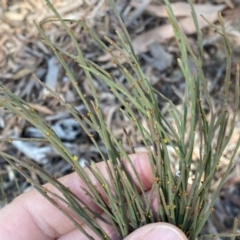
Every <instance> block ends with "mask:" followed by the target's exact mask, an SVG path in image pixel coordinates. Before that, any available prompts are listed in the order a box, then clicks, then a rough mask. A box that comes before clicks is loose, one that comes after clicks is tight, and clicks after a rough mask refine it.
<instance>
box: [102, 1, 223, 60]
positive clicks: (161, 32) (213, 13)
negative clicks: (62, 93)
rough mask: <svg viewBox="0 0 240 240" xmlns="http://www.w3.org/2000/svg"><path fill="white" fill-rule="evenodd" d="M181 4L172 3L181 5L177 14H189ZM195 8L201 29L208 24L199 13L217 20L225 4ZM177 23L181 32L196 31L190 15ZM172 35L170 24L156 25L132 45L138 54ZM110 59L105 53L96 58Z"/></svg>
mask: <svg viewBox="0 0 240 240" xmlns="http://www.w3.org/2000/svg"><path fill="white" fill-rule="evenodd" d="M181 4H183V5H181ZM181 4H180V3H176V4H173V6H174V7H173V9H174V8H176V6H182V7H181V8H180V9H178V10H177V12H178V16H183V14H185V16H188V15H189V14H191V11H190V9H189V6H188V8H187V9H188V10H183V6H187V5H185V4H184V3H181ZM155 8H157V6H155ZM161 8H163V7H162V6H160V7H159V9H160V10H159V11H160V12H161V11H163V10H161ZM195 8H196V13H197V15H198V20H199V27H200V29H203V28H204V27H207V26H208V23H207V22H205V21H204V19H203V18H202V17H201V16H200V15H203V16H204V17H206V18H207V19H208V20H209V21H210V22H215V21H216V20H217V12H218V11H221V10H223V9H224V8H225V5H217V6H215V5H209V4H204V5H200V6H198V5H196V6H195ZM164 11H165V12H166V10H165V7H164ZM159 15H161V16H164V17H165V16H166V13H165V15H164V14H163V12H162V13H161V14H160V13H159ZM178 23H179V25H180V26H181V28H182V29H183V32H184V33H185V34H193V33H195V32H196V29H195V25H194V22H193V19H192V17H191V16H190V17H186V18H183V19H181V20H179V21H178ZM172 37H174V33H173V29H172V26H171V25H170V24H167V25H164V26H160V27H156V28H154V29H152V30H149V31H147V32H144V33H142V34H140V35H139V36H137V37H136V38H135V39H134V40H133V47H134V49H135V52H136V54H139V53H142V52H146V51H148V46H149V45H150V44H152V43H154V42H164V41H166V40H168V39H170V38H172ZM114 54H116V55H118V52H114ZM110 59H111V55H110V54H109V53H107V54H105V55H104V56H101V57H100V58H99V59H98V60H99V61H108V60H110ZM120 61H121V63H123V62H125V59H123V58H122V59H120Z"/></svg>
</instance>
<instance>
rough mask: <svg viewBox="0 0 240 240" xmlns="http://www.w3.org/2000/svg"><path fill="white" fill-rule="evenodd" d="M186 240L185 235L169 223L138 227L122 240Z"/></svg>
mask: <svg viewBox="0 0 240 240" xmlns="http://www.w3.org/2000/svg"><path fill="white" fill-rule="evenodd" d="M139 239H141V240H157V239H158V240H187V237H186V236H185V234H184V233H183V232H182V231H181V230H180V229H179V228H177V227H176V226H174V225H172V224H170V223H165V222H161V223H151V224H147V225H145V226H143V227H140V228H139V229H137V230H136V231H134V232H132V233H131V234H130V235H128V236H127V237H126V238H124V240H139Z"/></svg>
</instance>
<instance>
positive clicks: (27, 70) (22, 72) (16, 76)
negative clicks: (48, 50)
mask: <svg viewBox="0 0 240 240" xmlns="http://www.w3.org/2000/svg"><path fill="white" fill-rule="evenodd" d="M35 71H36V69H30V68H23V69H21V70H19V71H18V72H16V73H15V74H14V75H13V77H12V78H13V79H14V80H17V79H20V78H23V77H25V76H27V75H29V74H32V73H34V72H35Z"/></svg>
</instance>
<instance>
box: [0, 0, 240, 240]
mask: <svg viewBox="0 0 240 240" xmlns="http://www.w3.org/2000/svg"><path fill="white" fill-rule="evenodd" d="M46 3H47V4H48V6H49V8H50V9H51V10H52V11H53V13H54V15H55V16H56V19H52V18H51V19H46V20H44V21H42V22H40V24H36V23H35V25H36V27H37V28H38V30H39V32H40V34H41V36H42V38H43V42H44V43H45V44H47V45H48V46H49V47H50V48H51V49H52V50H53V52H54V53H55V55H56V57H57V58H58V60H59V61H60V62H61V64H62V66H63V67H64V69H65V71H66V74H67V76H68V78H69V80H70V81H71V82H72V85H73V86H74V88H75V89H76V91H77V93H78V95H79V97H80V99H81V100H82V102H83V103H84V105H85V107H86V109H87V111H88V113H87V115H84V114H83V113H81V112H78V111H77V110H75V109H74V107H72V106H71V105H70V104H68V103H67V102H65V101H64V100H63V99H61V98H60V97H59V96H58V95H57V94H56V93H55V92H54V91H52V90H51V89H50V88H48V87H47V86H46V85H45V84H44V83H42V82H41V81H40V80H38V82H39V84H41V85H42V86H43V87H45V88H47V89H48V90H49V92H51V94H52V95H53V96H54V97H56V99H58V100H59V101H60V102H61V104H62V105H64V106H65V107H66V109H68V111H69V112H70V113H71V114H72V116H73V117H74V118H75V119H76V121H77V122H78V123H79V124H80V125H81V127H82V128H83V129H84V130H85V131H86V133H87V134H88V136H89V137H90V138H91V140H92V142H93V144H94V145H95V146H96V148H97V149H98V150H99V153H100V155H101V157H102V160H103V161H104V162H105V164H106V169H107V171H108V175H109V178H110V180H111V184H112V185H111V188H110V185H109V183H108V182H107V181H106V178H105V176H103V175H102V173H101V172H100V171H99V170H98V168H97V166H96V164H94V163H92V164H91V165H90V166H89V168H90V170H91V171H92V173H93V175H94V176H95V177H96V179H97V180H98V182H99V183H100V185H101V186H102V189H103V191H104V194H105V195H106V197H107V199H108V201H106V200H104V199H103V198H102V196H101V195H99V193H98V191H97V190H96V188H95V186H94V185H93V184H92V182H91V180H90V178H89V176H88V175H87V174H86V171H85V169H83V168H82V167H81V166H80V165H79V163H78V157H77V156H74V155H72V154H71V152H70V151H69V150H68V149H67V148H66V147H65V146H64V145H63V143H62V142H61V140H60V139H59V137H58V136H57V135H56V133H55V132H54V131H53V130H52V129H51V126H49V125H48V124H47V122H45V121H44V120H43V119H42V118H41V117H40V116H39V115H38V113H37V112H36V111H35V110H34V109H32V108H31V106H30V105H29V104H28V103H27V102H25V101H24V100H23V99H21V98H19V97H18V96H16V95H14V94H13V93H12V92H11V91H9V90H8V89H6V88H5V87H4V86H3V85H2V84H0V102H1V106H2V107H3V108H4V109H7V110H9V111H10V112H11V113H14V114H17V115H19V116H21V117H23V118H24V119H26V120H27V121H28V122H29V123H31V124H32V125H34V126H35V127H36V128H38V129H39V130H40V131H41V132H42V133H43V134H44V135H45V139H43V140H44V141H46V140H47V142H49V144H51V146H52V147H53V148H54V149H55V150H56V151H58V153H59V154H60V155H61V156H62V158H64V159H65V160H66V161H67V162H68V163H69V164H71V165H72V166H73V168H74V169H75V171H76V172H77V173H78V175H79V177H80V178H81V179H82V180H83V182H84V183H85V184H86V185H87V186H88V189H85V191H86V194H88V195H89V196H90V197H91V199H93V201H94V202H95V203H96V204H97V205H98V206H99V207H100V208H101V209H102V210H103V211H104V212H105V213H106V215H107V216H108V219H105V218H103V217H101V216H99V215H98V214H96V213H94V212H93V211H92V210H91V209H90V208H89V207H88V205H87V204H85V203H83V202H82V201H81V199H79V198H78V197H77V196H76V195H75V194H74V193H73V192H71V191H70V190H69V189H68V188H67V187H66V186H64V185H62V184H61V183H60V182H59V181H57V180H56V179H54V178H52V177H51V176H50V175H49V174H47V173H46V172H44V171H43V170H42V169H41V168H40V167H39V166H38V165H37V164H35V163H33V162H29V161H22V160H20V159H17V158H15V157H13V156H10V155H8V154H6V153H3V152H1V153H0V155H1V156H2V157H3V158H5V159H6V160H7V161H8V162H9V163H10V164H11V165H12V166H13V167H14V168H15V169H17V170H18V171H19V172H20V173H21V174H23V175H24V177H26V179H27V180H28V181H29V182H30V183H31V184H33V186H34V187H35V188H36V189H37V190H38V191H39V192H40V193H41V194H42V195H44V196H45V197H46V198H47V199H48V200H49V201H50V202H51V203H52V204H54V205H55V206H56V207H58V208H59V209H60V211H62V212H63V213H64V214H65V215H66V216H67V217H68V218H69V219H71V220H72V221H73V222H74V224H75V225H76V227H77V228H78V229H79V230H80V231H82V232H83V233H84V234H85V235H86V236H87V237H88V238H89V239H93V238H92V236H90V235H89V234H88V233H87V232H86V231H84V229H83V228H82V227H81V225H79V224H78V222H77V221H76V219H75V218H74V217H72V216H71V215H69V214H68V213H67V212H66V211H64V210H63V209H62V208H61V207H60V206H59V204H58V203H57V202H56V201H55V200H54V199H56V198H58V199H59V200H60V201H62V202H63V203H65V204H66V205H68V206H69V208H70V209H71V210H72V211H73V212H74V213H75V214H76V216H77V217H78V218H79V219H81V220H82V221H83V222H84V223H85V224H87V225H88V226H89V227H90V228H91V229H92V230H93V231H94V232H95V233H96V234H97V235H98V236H99V238H100V239H109V236H107V234H106V233H105V231H104V229H102V227H101V226H100V225H99V224H98V222H97V221H96V218H100V219H101V220H102V221H104V222H105V223H107V224H110V225H112V226H114V228H115V229H116V231H117V233H118V234H119V236H121V237H122V238H124V237H125V236H127V235H128V234H130V233H131V232H132V231H134V230H135V229H137V228H139V227H141V226H143V225H145V224H148V223H153V222H157V221H164V222H169V223H172V224H174V225H176V226H178V227H179V228H180V229H182V231H183V232H184V233H185V234H186V235H187V237H188V238H189V239H192V240H194V239H196V238H197V237H198V235H199V233H200V231H201V229H202V227H203V225H204V224H205V223H206V221H207V219H208V218H209V215H210V214H211V212H212V211H213V210H214V207H213V206H214V203H215V201H216V199H217V197H218V195H219V192H220V190H221V188H222V186H223V184H224V183H225V181H226V178H227V176H228V174H229V172H230V171H231V169H232V166H233V164H234V157H235V155H236V153H237V149H238V147H239V145H240V140H238V142H237V144H236V148H235V150H234V152H233V154H232V157H231V159H229V164H228V167H227V169H226V171H225V174H223V175H222V176H221V179H220V181H219V184H218V186H217V189H216V190H215V192H214V193H213V195H212V196H211V197H210V193H209V192H210V188H211V184H212V182H213V181H214V176H215V174H216V172H217V171H218V169H219V168H218V165H219V162H220V158H221V155H222V154H223V151H224V149H225V148H226V146H227V144H228V142H229V140H230V137H231V135H232V133H233V130H234V123H235V119H236V115H237V110H238V107H239V66H238V67H237V71H236V72H237V73H236V81H235V84H236V86H235V90H236V92H235V95H236V101H235V105H234V109H235V110H234V114H233V116H230V114H229V113H228V110H227V104H228V96H229V86H230V82H231V81H230V80H231V79H230V77H231V76H230V75H231V54H232V50H231V45H230V42H229V39H228V37H227V36H226V33H225V28H224V23H223V21H222V17H221V14H220V13H219V22H220V27H219V26H216V25H214V24H211V23H209V24H210V25H211V27H212V28H214V29H215V31H216V32H217V33H218V34H219V35H221V37H222V39H223V45H224V49H225V53H226V76H225V81H224V86H223V95H222V96H223V99H224V102H223V106H222V109H221V111H220V112H214V107H213V104H212V100H211V98H210V95H209V92H208V89H207V85H208V84H207V80H206V78H205V76H204V72H203V68H202V63H203V41H202V33H201V31H200V29H199V26H198V20H197V16H196V13H195V10H194V7H193V4H192V1H189V4H190V6H191V10H192V18H193V21H194V23H195V27H196V30H197V39H198V53H194V51H193V50H192V48H191V46H190V44H189V43H188V40H187V38H186V36H185V35H184V34H183V32H182V30H181V28H180V27H179V26H178V24H177V20H176V18H175V16H174V13H173V11H172V8H171V5H170V3H169V2H168V1H167V0H166V1H165V3H166V10H167V13H168V17H169V20H170V22H171V24H172V27H173V29H174V33H175V38H176V41H177V44H178V47H179V50H180V53H181V58H180V59H178V64H179V67H180V68H181V70H182V73H183V75H184V78H185V84H186V87H185V94H184V99H183V112H180V111H179V110H178V109H177V107H176V106H175V105H174V104H173V103H172V102H171V101H170V100H169V99H167V98H166V97H164V96H163V95H162V94H161V93H159V92H158V91H157V90H156V89H153V87H152V86H151V85H150V83H149V80H148V79H147V77H146V76H145V74H144V72H143V71H142V69H141V67H140V64H139V61H138V58H137V56H136V55H135V53H134V49H133V46H132V42H131V39H130V36H129V34H128V32H127V29H126V27H125V26H124V23H123V22H122V20H121V18H120V16H119V14H118V12H117V10H116V8H115V6H114V3H113V1H112V0H109V4H110V5H111V8H112V10H113V11H114V13H115V15H116V17H117V19H118V21H119V24H120V26H121V32H122V33H120V31H116V34H117V35H118V39H119V43H120V44H117V43H116V42H114V41H113V40H111V39H109V38H108V37H105V39H104V41H103V40H102V39H101V38H100V37H99V36H98V35H97V34H96V33H95V32H94V31H93V30H92V29H90V28H89V27H88V26H87V25H86V23H85V22H84V21H82V20H69V19H62V17H61V16H60V15H59V13H58V12H57V10H56V9H55V8H54V6H53V5H52V4H51V2H50V1H49V0H46ZM56 20H57V21H59V22H60V23H61V25H62V26H63V27H64V29H65V30H66V31H67V33H68V34H69V36H70V38H71V40H72V42H73V43H74V45H75V48H76V50H77V54H76V55H73V54H70V53H68V52H66V51H65V50H63V49H61V48H60V47H58V46H56V45H53V44H52V43H51V41H50V39H49V38H48V36H47V35H46V33H45V32H44V30H43V28H42V25H43V24H46V23H50V22H52V21H56ZM206 21H207V19H206ZM69 22H77V23H78V24H80V25H81V27H82V29H83V31H86V32H88V33H89V35H90V36H91V37H92V38H94V39H95V40H96V42H97V43H98V44H99V45H100V46H101V47H102V49H103V50H105V51H106V52H108V53H110V54H111V56H112V59H113V62H114V63H115V64H116V67H117V68H118V69H119V71H120V72H121V74H122V75H123V76H124V77H125V79H126V80H127V82H128V84H129V86H130V87H129V88H128V87H126V86H125V85H123V84H121V82H120V81H119V80H118V79H117V78H116V77H115V76H114V75H113V74H111V73H109V72H107V71H105V70H104V69H102V68H101V67H100V66H98V65H97V64H95V63H94V62H92V61H90V60H88V59H86V58H84V56H83V53H82V50H81V47H80V46H81V43H79V42H77V40H76V38H75V37H74V34H73V32H72V31H71V30H70V28H69V26H68V23H69ZM106 42H107V43H108V44H106ZM115 50H117V51H115ZM64 55H66V56H68V57H69V58H72V59H73V60H74V61H76V62H77V63H78V64H79V67H80V68H82V69H83V70H84V73H85V76H86V79H87V81H88V83H89V86H90V88H91V91H92V95H93V100H92V101H91V102H89V101H88V100H87V99H86V98H85V95H84V93H83V92H82V91H81V89H80V88H79V87H78V85H77V80H76V79H75V77H74V75H73V73H72V72H71V70H70V68H69V66H68V65H67V63H66V61H65V58H64V57H63V56H64ZM119 56H121V57H123V58H125V60H126V62H127V63H128V65H129V66H130V67H131V69H132V71H133V72H134V74H130V72H129V71H128V70H127V68H126V67H125V66H123V65H122V64H121V63H120V62H119ZM189 56H191V57H192V59H193V60H194V63H195V66H196V69H197V71H196V73H194V74H193V73H192V72H191V70H190V67H189ZM94 76H98V77H99V78H100V79H102V80H103V81H104V82H105V84H107V85H108V86H109V88H110V91H111V92H113V93H114V95H115V96H116V98H117V99H118V100H119V102H120V103H121V104H122V106H124V109H120V111H121V112H122V114H124V115H126V116H127V117H128V118H129V119H131V120H132V122H133V123H134V124H136V126H137V128H138V130H139V134H141V136H142V139H143V142H144V145H145V147H146V149H147V151H148V156H149V161H150V164H151V169H152V175H153V185H152V188H151V191H150V194H149V195H146V193H145V191H144V189H143V186H142V183H141V181H140V179H139V176H138V175H137V173H136V170H135V169H134V166H133V165H132V163H131V160H130V158H129V156H128V154H129V153H127V152H126V151H125V150H124V148H123V146H122V145H121V143H120V142H119V141H118V140H117V139H116V137H115V136H114V135H113V133H112V132H111V130H110V129H109V128H108V127H107V126H106V123H105V122H104V118H103V113H102V111H101V109H100V107H99V106H100V102H99V98H98V94H97V91H96V89H95V86H94V81H93V79H94ZM158 98H160V99H162V100H163V101H165V102H166V104H168V114H169V115H170V116H171V117H172V120H173V122H174V125H175V127H173V124H170V123H169V122H168V121H167V120H166V117H165V116H164V115H163V114H162V112H161V110H160V109H159V106H158ZM203 104H204V105H205V106H206V105H207V107H208V110H209V115H210V119H207V116H206V113H205V110H204V108H203ZM138 116H141V117H142V118H143V119H145V120H146V122H147V124H148V129H146V128H145V127H144V126H143V125H142V124H141V122H140V121H139V118H138ZM187 119H190V125H188V126H187ZM228 126H230V127H228ZM89 127H90V128H91V129H92V130H94V131H96V132H97V133H98V134H99V136H100V138H101V140H102V142H103V143H104V145H105V147H106V150H107V154H108V156H107V157H106V156H105V154H104V153H103V152H102V150H101V149H100V147H99V145H98V142H97V141H96V140H95V139H94V137H93V135H92V134H91V132H90V131H89ZM187 128H190V131H189V132H190V133H189V134H188V135H187V134H186V129H187ZM196 132H199V135H200V148H199V161H198V166H197V169H198V171H197V172H196V174H195V176H194V179H191V180H192V186H191V188H190V189H189V186H188V183H189V180H190V178H191V176H190V171H191V166H192V164H193V161H192V154H193V148H194V143H195V141H196V139H195V135H196ZM215 138H216V139H217V144H216V145H213V139H215ZM29 141H34V139H31V140H30V139H29ZM38 141H40V139H38ZM169 145H170V146H171V148H172V149H173V150H174V151H175V154H176V155H177V159H176V161H177V162H178V165H179V169H178V170H179V175H176V174H175V173H174V172H173V171H172V170H171V165H170V157H169V151H168V146H169ZM131 149H132V152H133V153H134V152H135V151H134V147H133V146H131ZM123 158H124V159H125V160H126V161H128V163H129V164H130V166H132V168H133V172H134V173H135V176H131V175H130V174H129V172H128V171H127V169H126V167H125V165H124V164H123ZM195 164H196V163H195ZM24 169H29V170H31V171H34V172H35V173H36V174H38V175H39V176H40V177H41V178H43V179H44V180H46V181H47V182H49V183H51V184H52V185H53V186H55V187H56V188H57V189H58V190H59V191H61V192H62V194H63V196H64V197H60V196H58V195H56V194H54V193H52V192H50V191H49V190H48V189H44V188H43V187H42V186H41V185H39V184H38V183H36V182H35V181H34V180H32V179H31V178H30V177H29V176H28V174H27V173H26V171H24ZM133 179H137V184H138V186H139V189H137V187H136V185H135V184H134V183H133V182H134V181H133ZM153 196H156V197H157V200H158V202H159V205H158V209H157V210H156V213H157V216H154V214H153V211H152V209H151V201H152V198H153ZM143 199H144V201H143ZM95 217H96V218H95ZM236 229H237V227H236V224H234V231H236ZM236 235H237V234H236V233H232V234H231V235H228V234H226V235H224V234H219V236H221V237H224V236H231V237H234V236H236ZM205 237H212V235H206V236H205Z"/></svg>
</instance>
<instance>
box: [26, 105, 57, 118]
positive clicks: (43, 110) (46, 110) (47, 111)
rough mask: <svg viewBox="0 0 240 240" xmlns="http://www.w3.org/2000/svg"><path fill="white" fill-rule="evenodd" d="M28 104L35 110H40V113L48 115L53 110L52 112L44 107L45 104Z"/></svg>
mask: <svg viewBox="0 0 240 240" xmlns="http://www.w3.org/2000/svg"><path fill="white" fill-rule="evenodd" d="M29 105H30V106H31V107H32V108H33V109H35V110H37V111H38V112H41V113H43V114H48V115H52V114H54V112H53V111H52V110H51V109H49V108H48V107H46V106H42V105H41V104H37V103H29Z"/></svg>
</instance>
